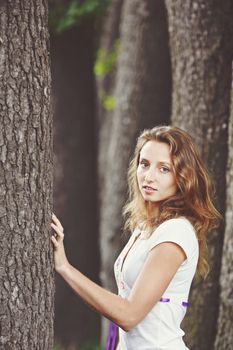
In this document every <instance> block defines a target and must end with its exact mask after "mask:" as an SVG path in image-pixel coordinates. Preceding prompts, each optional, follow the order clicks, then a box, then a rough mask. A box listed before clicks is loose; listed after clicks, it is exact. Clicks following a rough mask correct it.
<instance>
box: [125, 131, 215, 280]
mask: <svg viewBox="0 0 233 350" xmlns="http://www.w3.org/2000/svg"><path fill="white" fill-rule="evenodd" d="M151 140H155V141H158V142H163V143H166V144H167V145H169V148H170V155H171V162H172V170H173V173H174V176H175V180H176V184H177V192H176V194H175V195H174V196H172V197H169V198H168V199H166V200H165V201H163V202H162V203H160V206H159V216H156V214H155V213H154V212H153V210H152V206H151V203H150V202H148V201H145V200H144V198H143V197H142V195H141V192H140V190H139V187H138V183H137V175H136V172H137V167H138V163H139V157H140V151H141V149H142V147H143V146H144V145H145V144H146V143H147V142H148V141H151ZM128 185H129V199H128V201H127V203H126V205H125V206H124V209H123V214H124V216H125V218H126V222H125V227H124V228H125V230H130V231H133V230H134V229H135V228H136V226H138V225H139V224H140V223H144V225H145V226H146V227H147V229H149V232H150V233H152V232H153V231H154V229H155V228H156V227H157V226H158V225H159V224H161V223H162V222H164V221H165V220H168V219H171V218H177V217H180V216H185V217H186V218H187V219H188V220H189V221H190V222H191V223H192V224H193V226H194V228H195V230H196V234H197V238H198V242H199V249H200V254H199V261H198V266H197V270H198V272H199V274H200V275H201V276H202V277H206V276H207V274H208V273H209V263H208V247H207V239H206V235H207V233H208V232H209V231H210V230H212V229H213V228H214V227H216V226H217V224H218V222H219V220H220V219H221V214H220V213H219V212H218V210H217V209H216V208H215V206H214V204H213V195H214V189H213V184H212V181H211V178H210V175H209V173H208V171H207V169H206V167H205V164H204V162H203V161H202V159H201V157H200V154H199V152H198V150H197V147H196V146H195V144H194V142H193V140H192V138H191V136H190V135H189V134H187V133H186V132H185V131H183V130H182V129H180V128H178V127H173V126H157V127H154V128H153V129H148V130H144V131H143V132H142V133H141V135H140V136H139V138H138V140H137V144H136V148H135V152H134V156H133V159H132V160H131V162H130V165H129V169H128Z"/></svg>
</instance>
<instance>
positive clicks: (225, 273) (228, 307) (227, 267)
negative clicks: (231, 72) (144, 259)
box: [215, 85, 233, 350]
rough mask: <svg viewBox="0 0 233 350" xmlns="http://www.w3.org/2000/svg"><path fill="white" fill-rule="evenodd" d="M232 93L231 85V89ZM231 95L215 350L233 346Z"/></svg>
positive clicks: (232, 105)
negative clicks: (224, 221)
mask: <svg viewBox="0 0 233 350" xmlns="http://www.w3.org/2000/svg"><path fill="white" fill-rule="evenodd" d="M231 91H233V85H232V88H231ZM232 169H233V94H231V114H230V122H229V131H228V164H227V184H226V185H227V187H226V188H227V200H226V213H225V218H226V227H225V234H224V245H223V254H222V264H221V275H220V287H221V293H220V307H219V316H218V324H217V336H216V340H215V349H216V350H226V349H230V348H231V347H232V344H233V329H232V321H233V319H232V317H233V275H232V273H231V270H232V265H233V249H232V247H233V235H232V227H233V210H232V205H233V173H232Z"/></svg>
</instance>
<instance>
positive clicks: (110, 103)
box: [102, 95, 116, 111]
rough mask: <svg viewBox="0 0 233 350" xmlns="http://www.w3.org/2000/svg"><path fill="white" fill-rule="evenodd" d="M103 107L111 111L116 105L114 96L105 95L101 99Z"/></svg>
mask: <svg viewBox="0 0 233 350" xmlns="http://www.w3.org/2000/svg"><path fill="white" fill-rule="evenodd" d="M102 103H103V107H104V108H105V109H106V110H107V111H112V110H113V109H114V108H115V106H116V98H115V97H114V96H111V95H106V96H105V97H104V99H103V102H102Z"/></svg>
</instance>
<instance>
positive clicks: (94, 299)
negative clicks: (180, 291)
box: [51, 215, 186, 331]
mask: <svg viewBox="0 0 233 350" xmlns="http://www.w3.org/2000/svg"><path fill="white" fill-rule="evenodd" d="M51 226H52V227H53V229H54V230H55V231H56V233H57V234H56V236H52V237H51V240H52V242H53V245H54V258H55V269H56V271H57V272H58V273H59V274H60V275H61V276H62V277H63V278H64V280H65V281H66V282H67V283H68V284H69V285H70V286H71V287H72V288H73V289H74V291H75V292H76V293H77V294H78V295H79V296H80V297H81V298H82V299H83V300H84V301H85V302H86V303H88V304H89V305H90V306H91V307H92V308H94V309H95V310H96V311H98V312H99V313H101V314H102V315H103V316H105V317H107V318H109V319H110V320H112V321H113V322H115V323H116V324H118V325H119V327H121V328H122V329H124V330H125V331H129V330H130V329H132V328H133V327H135V325H136V324H137V323H139V322H140V321H141V320H142V319H143V318H144V317H145V316H146V315H147V313H148V312H149V311H150V309H151V308H152V307H153V306H154V305H155V303H156V302H158V300H159V299H160V297H161V296H162V294H163V292H164V291H165V290H166V288H167V286H168V285H169V283H170V281H171V279H172V278H173V276H174V274H175V273H176V271H177V269H178V268H179V266H180V265H181V263H182V262H183V261H184V259H185V257H186V256H185V253H184V251H183V250H182V249H181V248H180V247H179V246H178V245H176V244H174V243H170V242H166V243H161V244H159V245H158V246H156V247H155V248H153V249H152V250H151V252H150V253H149V255H148V258H147V260H146V262H145V264H144V267H143V269H142V271H141V272H140V274H139V276H138V278H137V280H136V282H135V285H134V287H133V289H132V291H131V293H130V296H129V298H128V299H123V298H121V297H120V296H118V295H116V294H114V293H111V292H109V291H108V290H106V289H104V288H102V287H100V286H99V285H97V284H96V283H94V282H92V281H91V280H90V279H89V278H87V277H86V276H84V275H83V274H82V273H81V272H80V271H78V270H77V269H75V268H74V267H73V266H71V265H70V264H69V262H68V260H67V258H66V255H65V250H64V245H63V239H64V234H63V228H62V225H61V223H60V221H59V220H58V219H57V218H56V216H55V215H53V223H52V224H51Z"/></svg>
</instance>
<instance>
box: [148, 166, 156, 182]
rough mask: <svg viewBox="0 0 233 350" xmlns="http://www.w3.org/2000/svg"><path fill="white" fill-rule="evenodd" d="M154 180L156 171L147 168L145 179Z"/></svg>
mask: <svg viewBox="0 0 233 350" xmlns="http://www.w3.org/2000/svg"><path fill="white" fill-rule="evenodd" d="M155 180H156V171H155V170H153V169H148V170H147V172H146V174H145V181H147V182H154V181H155Z"/></svg>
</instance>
